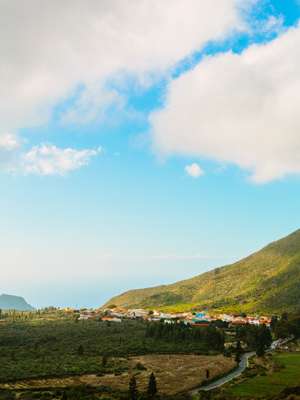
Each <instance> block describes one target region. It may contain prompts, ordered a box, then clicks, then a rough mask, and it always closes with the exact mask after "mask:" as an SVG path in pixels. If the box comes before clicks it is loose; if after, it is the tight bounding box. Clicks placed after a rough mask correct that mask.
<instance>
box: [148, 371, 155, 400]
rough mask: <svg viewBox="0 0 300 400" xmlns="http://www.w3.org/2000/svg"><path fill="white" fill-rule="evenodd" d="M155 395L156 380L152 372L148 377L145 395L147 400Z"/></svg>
mask: <svg viewBox="0 0 300 400" xmlns="http://www.w3.org/2000/svg"><path fill="white" fill-rule="evenodd" d="M156 393H157V385H156V378H155V375H154V373H153V372H152V373H151V375H150V376H149V382H148V388H147V395H148V397H149V398H153V397H154V396H155V395H156Z"/></svg>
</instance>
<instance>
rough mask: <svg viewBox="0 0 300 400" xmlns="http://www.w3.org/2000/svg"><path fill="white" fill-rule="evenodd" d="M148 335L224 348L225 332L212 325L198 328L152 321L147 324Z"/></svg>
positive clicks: (219, 349)
mask: <svg viewBox="0 0 300 400" xmlns="http://www.w3.org/2000/svg"><path fill="white" fill-rule="evenodd" d="M146 337H148V338H149V337H150V338H154V339H157V340H161V339H165V340H167V341H168V342H173V343H182V344H184V343H188V344H198V345H199V344H200V343H201V344H202V346H203V349H205V348H207V349H211V350H214V351H216V352H222V351H223V350H224V340H225V338H224V333H223V332H222V331H220V330H218V329H217V328H215V327H213V326H210V327H207V328H198V327H191V326H187V325H185V324H184V323H179V324H164V323H163V322H158V323H157V322H154V323H153V322H152V323H149V324H147V328H146Z"/></svg>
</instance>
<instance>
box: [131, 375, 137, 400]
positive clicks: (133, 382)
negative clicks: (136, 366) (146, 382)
mask: <svg viewBox="0 0 300 400" xmlns="http://www.w3.org/2000/svg"><path fill="white" fill-rule="evenodd" d="M137 397H138V391H137V386H136V379H135V377H134V376H132V377H131V378H130V381H129V398H130V400H137Z"/></svg>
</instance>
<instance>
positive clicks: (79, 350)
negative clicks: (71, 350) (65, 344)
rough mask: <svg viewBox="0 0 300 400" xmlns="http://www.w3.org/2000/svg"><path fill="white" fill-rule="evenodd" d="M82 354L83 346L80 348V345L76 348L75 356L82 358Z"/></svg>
mask: <svg viewBox="0 0 300 400" xmlns="http://www.w3.org/2000/svg"><path fill="white" fill-rule="evenodd" d="M83 353H84V348H83V346H82V344H81V345H80V346H79V347H78V349H77V354H78V355H79V356H82V355H83Z"/></svg>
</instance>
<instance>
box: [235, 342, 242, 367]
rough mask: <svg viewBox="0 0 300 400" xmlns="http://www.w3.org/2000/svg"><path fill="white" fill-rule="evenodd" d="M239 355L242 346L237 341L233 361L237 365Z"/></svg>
mask: <svg viewBox="0 0 300 400" xmlns="http://www.w3.org/2000/svg"><path fill="white" fill-rule="evenodd" d="M241 354H242V346H241V342H240V341H239V340H238V341H237V343H236V348H235V361H236V362H237V363H239V362H240V361H241Z"/></svg>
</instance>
